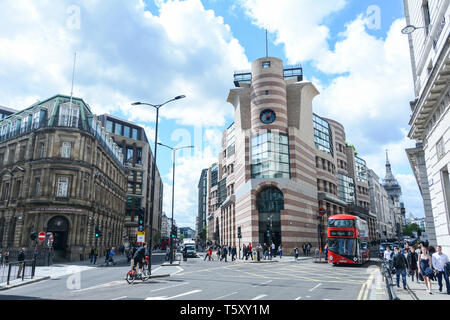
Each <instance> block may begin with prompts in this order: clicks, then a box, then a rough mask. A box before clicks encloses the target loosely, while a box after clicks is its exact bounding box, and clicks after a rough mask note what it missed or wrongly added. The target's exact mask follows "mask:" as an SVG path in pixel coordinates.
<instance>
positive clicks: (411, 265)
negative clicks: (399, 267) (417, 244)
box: [406, 247, 419, 282]
mask: <svg viewBox="0 0 450 320" xmlns="http://www.w3.org/2000/svg"><path fill="white" fill-rule="evenodd" d="M406 261H407V262H408V272H409V274H410V275H411V281H413V282H414V275H416V281H417V282H419V271H418V269H417V253H416V252H415V251H414V247H409V253H408V256H407V257H406Z"/></svg>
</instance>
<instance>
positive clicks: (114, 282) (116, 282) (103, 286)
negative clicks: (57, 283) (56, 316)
mask: <svg viewBox="0 0 450 320" xmlns="http://www.w3.org/2000/svg"><path fill="white" fill-rule="evenodd" d="M125 283H126V282H125V280H119V281H111V282H107V283H103V284H99V285H97V286H92V287H88V288H85V289H79V290H72V291H70V292H74V293H77V292H82V291H86V290H92V289H98V288H107V287H112V286H118V285H121V284H125Z"/></svg>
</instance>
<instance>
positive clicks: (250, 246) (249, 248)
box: [247, 243, 253, 261]
mask: <svg viewBox="0 0 450 320" xmlns="http://www.w3.org/2000/svg"><path fill="white" fill-rule="evenodd" d="M247 254H249V255H250V258H252V261H253V253H252V244H251V243H249V244H248V251H247Z"/></svg>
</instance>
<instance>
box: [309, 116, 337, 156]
mask: <svg viewBox="0 0 450 320" xmlns="http://www.w3.org/2000/svg"><path fill="white" fill-rule="evenodd" d="M313 126H314V145H315V146H316V149H317V150H321V151H324V152H326V153H329V154H331V155H333V147H332V146H333V139H332V137H331V130H330V125H329V124H328V122H327V121H325V120H323V119H322V118H320V117H319V116H317V115H315V114H313Z"/></svg>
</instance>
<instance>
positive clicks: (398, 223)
mask: <svg viewBox="0 0 450 320" xmlns="http://www.w3.org/2000/svg"><path fill="white" fill-rule="evenodd" d="M383 187H384V189H385V190H386V192H387V194H388V197H389V207H390V208H391V210H393V212H394V219H395V221H394V223H395V234H396V235H397V237H400V236H401V230H402V226H404V225H405V224H406V221H405V207H404V204H403V202H402V188H401V187H400V184H399V183H398V181H397V179H395V177H394V175H393V174H392V168H391V164H390V163H389V158H388V151H387V150H386V176H385V177H384V179H383Z"/></svg>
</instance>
